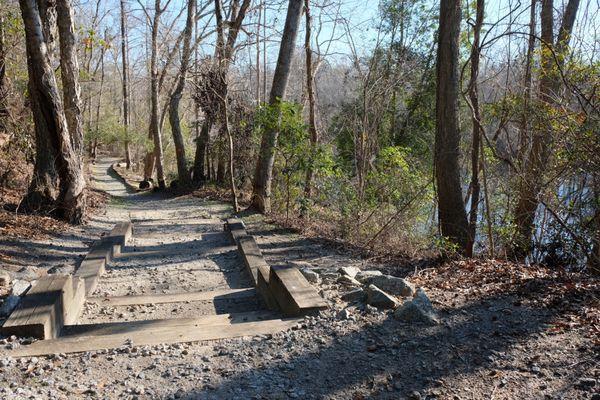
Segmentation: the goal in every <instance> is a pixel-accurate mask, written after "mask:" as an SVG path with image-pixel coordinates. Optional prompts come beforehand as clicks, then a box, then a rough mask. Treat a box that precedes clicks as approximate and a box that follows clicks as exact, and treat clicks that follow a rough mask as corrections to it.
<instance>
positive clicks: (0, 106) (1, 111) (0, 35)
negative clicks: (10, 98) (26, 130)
mask: <svg viewBox="0 0 600 400" xmlns="http://www.w3.org/2000/svg"><path fill="white" fill-rule="evenodd" d="M4 24H5V22H4V15H2V14H0V132H4V131H5V130H6V122H5V121H6V118H7V117H8V109H7V106H6V97H7V91H8V88H7V87H6V50H5V49H4Z"/></svg>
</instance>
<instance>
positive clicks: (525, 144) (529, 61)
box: [517, 0, 538, 168]
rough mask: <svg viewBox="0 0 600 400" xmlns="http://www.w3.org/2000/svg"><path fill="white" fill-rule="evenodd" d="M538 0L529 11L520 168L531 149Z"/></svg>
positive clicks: (532, 0)
mask: <svg viewBox="0 0 600 400" xmlns="http://www.w3.org/2000/svg"><path fill="white" fill-rule="evenodd" d="M537 2H538V0H531V6H530V7H531V8H530V10H529V11H530V12H529V39H528V41H527V56H526V58H525V77H524V86H525V93H524V96H523V97H524V99H523V100H524V101H523V118H522V120H521V132H520V137H519V148H518V150H517V161H518V165H519V168H523V159H524V157H525V155H526V154H527V152H528V150H529V143H530V141H531V138H530V137H529V114H530V110H529V106H530V103H531V84H532V73H531V71H532V69H533V52H534V51H535V26H536V22H535V21H536V18H535V16H536V4H537Z"/></svg>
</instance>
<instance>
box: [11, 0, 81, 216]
mask: <svg viewBox="0 0 600 400" xmlns="http://www.w3.org/2000/svg"><path fill="white" fill-rule="evenodd" d="M19 4H20V7H21V15H22V17H23V23H24V27H25V43H26V49H27V64H28V71H29V93H30V96H31V103H32V110H33V117H34V123H35V126H36V137H40V138H45V139H46V140H44V141H42V142H38V143H36V145H37V146H38V147H43V146H47V145H50V146H51V149H54V153H55V159H54V160H53V161H54V167H55V169H56V171H57V173H58V176H59V179H60V192H59V199H58V210H57V211H58V215H59V216H60V217H62V218H64V219H65V220H67V221H70V222H72V223H79V222H81V221H82V219H83V215H84V212H85V193H84V188H85V180H84V178H83V170H82V162H81V156H80V155H79V154H78V153H77V152H76V151H75V150H74V149H73V146H72V145H71V138H70V135H69V128H68V124H67V121H66V118H65V114H64V110H63V103H62V100H61V98H60V95H59V92H58V85H57V83H56V78H55V76H54V70H53V69H52V66H51V65H50V58H49V55H48V51H47V49H46V42H45V41H44V34H43V28H42V21H41V18H40V13H39V10H38V5H37V2H36V1H35V0H20V1H19ZM65 6H66V7H68V6H69V5H68V3H67V4H66V5H65ZM69 12H70V11H69ZM71 33H72V31H71V32H66V31H63V30H61V34H66V35H70V34H71ZM63 40H72V38H67V37H65V38H63ZM43 150H44V151H48V152H49V153H52V152H51V151H49V150H50V149H49V148H44V149H43ZM38 152H39V150H38ZM33 179H37V177H36V176H34V178H33ZM34 187H35V186H34ZM30 188H31V186H30Z"/></svg>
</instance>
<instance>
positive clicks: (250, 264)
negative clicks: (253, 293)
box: [237, 235, 269, 286]
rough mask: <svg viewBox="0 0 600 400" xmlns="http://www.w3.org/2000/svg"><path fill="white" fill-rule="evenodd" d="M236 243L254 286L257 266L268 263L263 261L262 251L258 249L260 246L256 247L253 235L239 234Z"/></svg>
mask: <svg viewBox="0 0 600 400" xmlns="http://www.w3.org/2000/svg"><path fill="white" fill-rule="evenodd" d="M237 245H238V251H239V252H240V254H241V256H242V259H243V260H244V265H245V266H246V270H247V271H248V274H249V275H250V277H251V278H252V282H253V283H254V286H256V283H257V279H258V278H257V275H258V268H259V267H260V266H266V267H267V268H268V267H269V265H268V264H267V262H266V261H265V259H264V257H263V255H262V252H261V251H260V248H259V247H258V244H257V243H256V240H254V237H253V236H250V235H244V236H240V237H239V238H238V241H237Z"/></svg>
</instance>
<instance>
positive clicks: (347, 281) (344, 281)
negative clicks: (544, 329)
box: [336, 275, 361, 286]
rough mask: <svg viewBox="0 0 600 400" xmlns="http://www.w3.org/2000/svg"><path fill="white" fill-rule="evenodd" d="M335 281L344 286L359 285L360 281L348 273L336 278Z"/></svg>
mask: <svg viewBox="0 0 600 400" xmlns="http://www.w3.org/2000/svg"><path fill="white" fill-rule="evenodd" d="M336 282H337V283H339V284H340V285H344V286H360V285H361V284H360V282H359V281H357V280H356V279H354V278H351V277H349V276H348V275H342V276H340V277H339V278H337V279H336Z"/></svg>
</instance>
